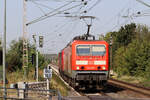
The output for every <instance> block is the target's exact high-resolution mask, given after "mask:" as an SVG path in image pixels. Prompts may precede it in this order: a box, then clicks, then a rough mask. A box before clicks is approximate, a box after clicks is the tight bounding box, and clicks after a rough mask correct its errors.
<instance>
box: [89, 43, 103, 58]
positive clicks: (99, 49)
mask: <svg viewBox="0 0 150 100" xmlns="http://www.w3.org/2000/svg"><path fill="white" fill-rule="evenodd" d="M91 52H92V55H93V56H97V55H98V56H103V55H105V52H106V48H105V46H104V45H92V47H91Z"/></svg>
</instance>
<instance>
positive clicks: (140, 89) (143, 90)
mask: <svg viewBox="0 0 150 100" xmlns="http://www.w3.org/2000/svg"><path fill="white" fill-rule="evenodd" d="M108 83H109V84H111V85H113V86H117V87H121V88H123V89H128V90H131V91H134V92H136V93H139V94H143V95H146V96H148V97H150V89H149V88H145V87H142V86H137V85H134V84H131V83H127V82H123V81H119V80H115V79H109V80H108Z"/></svg>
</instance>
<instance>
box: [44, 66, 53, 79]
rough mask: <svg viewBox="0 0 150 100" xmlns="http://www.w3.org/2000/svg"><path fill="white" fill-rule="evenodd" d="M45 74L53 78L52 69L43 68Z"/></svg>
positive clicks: (46, 76) (45, 76)
mask: <svg viewBox="0 0 150 100" xmlns="http://www.w3.org/2000/svg"><path fill="white" fill-rule="evenodd" d="M43 76H44V78H52V69H47V68H45V69H44V70H43Z"/></svg>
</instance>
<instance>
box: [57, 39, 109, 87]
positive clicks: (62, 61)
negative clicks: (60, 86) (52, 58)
mask: <svg viewBox="0 0 150 100" xmlns="http://www.w3.org/2000/svg"><path fill="white" fill-rule="evenodd" d="M59 71H60V74H61V76H62V77H63V78H64V80H66V81H67V82H68V83H70V84H71V85H72V86H73V87H78V88H79V87H86V88H89V87H94V88H99V87H100V88H101V87H102V86H104V85H105V84H106V83H107V79H108V76H109V45H108V43H107V42H105V41H100V40H76V39H74V40H73V41H72V42H70V43H69V44H68V45H67V46H66V47H65V48H64V49H63V50H62V51H61V52H60V53H59Z"/></svg>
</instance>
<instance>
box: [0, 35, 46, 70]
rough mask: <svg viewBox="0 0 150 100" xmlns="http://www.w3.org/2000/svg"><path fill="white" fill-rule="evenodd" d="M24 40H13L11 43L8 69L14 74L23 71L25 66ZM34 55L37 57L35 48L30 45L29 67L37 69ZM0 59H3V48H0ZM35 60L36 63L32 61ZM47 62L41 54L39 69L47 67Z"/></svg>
mask: <svg viewBox="0 0 150 100" xmlns="http://www.w3.org/2000/svg"><path fill="white" fill-rule="evenodd" d="M22 44H23V40H22V39H21V38H20V39H19V40H18V41H16V40H13V41H12V42H11V43H10V47H9V48H8V50H7V52H6V69H7V71H9V72H13V71H16V70H22V69H23V68H22V66H23V45H22ZM33 55H36V51H35V46H34V45H32V44H30V43H28V59H29V64H28V67H29V68H31V67H35V57H34V59H33V57H32V56H33ZM0 58H2V47H0ZM32 60H34V62H33V61H32ZM47 63H48V62H47V60H46V59H45V58H44V56H43V55H42V54H40V52H39V67H40V68H42V67H45V66H46V65H47ZM0 65H2V59H1V61H0Z"/></svg>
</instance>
